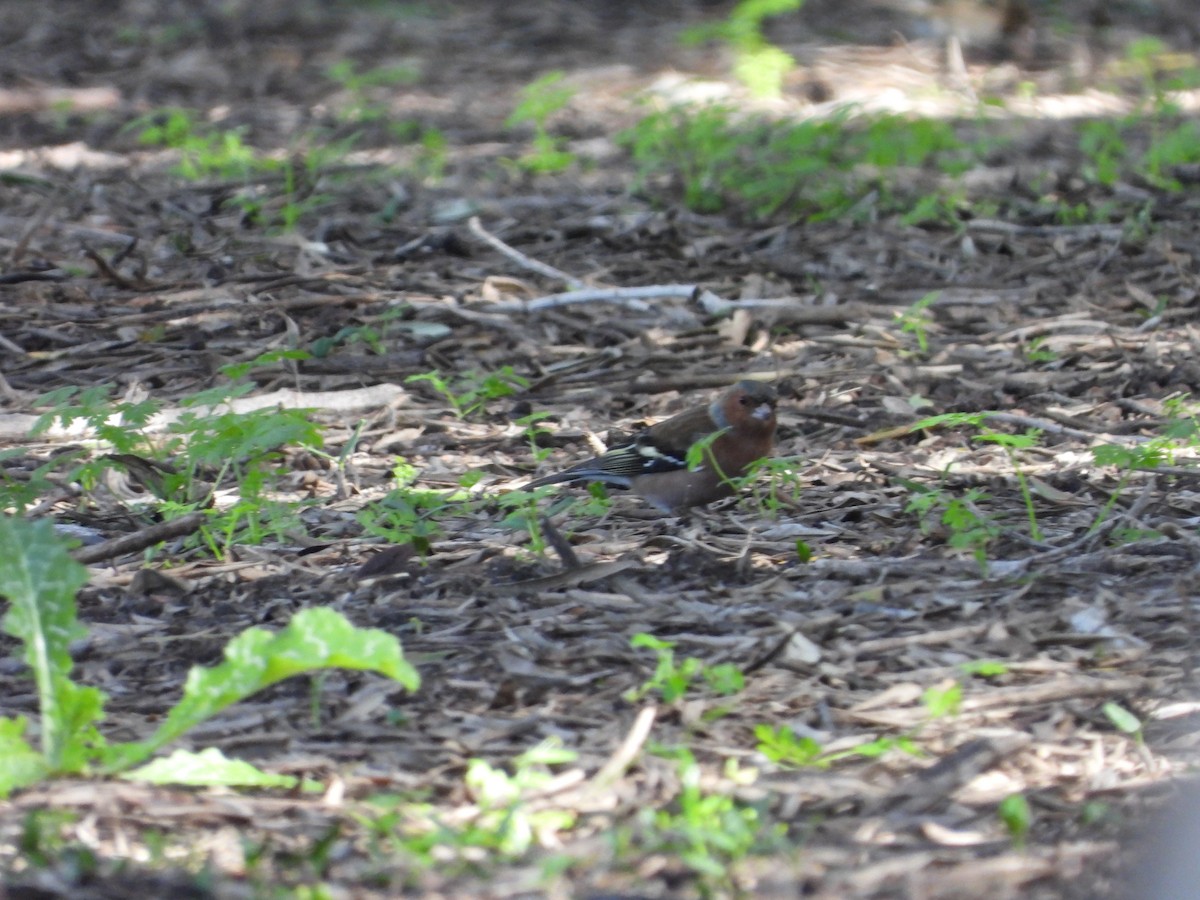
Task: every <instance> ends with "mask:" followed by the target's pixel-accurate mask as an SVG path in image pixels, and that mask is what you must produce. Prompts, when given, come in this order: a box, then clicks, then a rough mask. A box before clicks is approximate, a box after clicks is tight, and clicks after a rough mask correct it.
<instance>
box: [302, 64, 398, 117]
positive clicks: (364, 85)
mask: <svg viewBox="0 0 1200 900" xmlns="http://www.w3.org/2000/svg"><path fill="white" fill-rule="evenodd" d="M325 74H326V75H327V76H328V78H329V80H330V81H333V82H335V83H336V84H338V85H340V86H341V87H342V88H343V89H344V90H345V91H347V92H348V93H349V94H350V96H351V98H352V99H351V102H350V105H349V106H348V107H347V108H346V109H344V110H342V111H341V112H340V116H341V118H342V119H343V121H346V122H377V121H380V120H383V119H386V118H387V116H388V104H387V101H388V98H389V97H391V96H392V95H393V94H394V90H393V89H394V88H396V87H404V86H410V85H413V84H416V83H417V82H418V81H420V78H421V72H420V70H419V69H418V68H417V67H416V66H415V65H410V64H401V65H394V66H380V67H377V68H374V69H368V70H366V71H362V72H360V71H358V69H357V67H356V66H355V64H354V63H353V62H352V61H351V60H348V59H343V60H338V61H337V62H336V63H334V64H333V65H331V66H329V67H328V68H327V69H326V70H325Z"/></svg>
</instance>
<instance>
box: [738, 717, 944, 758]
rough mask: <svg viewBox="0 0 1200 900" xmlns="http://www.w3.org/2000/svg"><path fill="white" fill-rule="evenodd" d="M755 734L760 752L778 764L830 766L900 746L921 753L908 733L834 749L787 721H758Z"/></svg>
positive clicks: (897, 748)
mask: <svg viewBox="0 0 1200 900" xmlns="http://www.w3.org/2000/svg"><path fill="white" fill-rule="evenodd" d="M754 737H755V738H757V739H758V744H757V745H756V746H755V749H756V750H757V751H758V752H759V753H761V754H762V755H763V756H765V757H766V758H767V759H769V760H771V761H772V762H774V763H777V764H778V765H781V766H789V767H794V768H808V767H812V768H817V769H826V768H829V766H831V765H833V763H835V762H838V761H840V760H843V759H850V758H854V757H862V758H867V759H875V758H878V757H880V756H883V755H884V754H885V753H887V752H889V751H891V750H900V751H902V752H904V753H908V754H911V755H913V756H919V755H921V751H920V749H919V748H918V747H917V745H916V744H915V743H914V741H913V740H912V738H910V737H907V736H900V737H882V738H877V739H876V740H873V741H864V742H863V743H861V744H857V745H855V746H853V747H847V748H846V749H844V750H834V751H831V752H827V751H826V750H825V749H824V748H823V747H822V746H821V745H820V744H819V743H818V742H817V741H816V740H815V739H813V738H811V737H809V736H807V735H805V736H803V737H801V736H798V735H797V734H796V733H795V732H794V731H792V729H790V728H788V727H787V726H786V725H777V726H772V725H765V724H764V725H756V726H754Z"/></svg>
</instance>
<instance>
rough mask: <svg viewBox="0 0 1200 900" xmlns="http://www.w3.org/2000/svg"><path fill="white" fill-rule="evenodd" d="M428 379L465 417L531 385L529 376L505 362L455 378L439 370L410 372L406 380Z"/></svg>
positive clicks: (421, 380)
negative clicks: (420, 372) (516, 370)
mask: <svg viewBox="0 0 1200 900" xmlns="http://www.w3.org/2000/svg"><path fill="white" fill-rule="evenodd" d="M421 382H425V383H428V384H429V385H430V386H431V387H432V388H433V389H434V390H435V391H437V392H438V393H439V394H441V395H442V396H443V397H445V398H446V400H447V401H448V402H449V403H450V406H451V407H452V408H453V409H454V414H455V415H456V416H458V418H460V419H465V418H467V417H468V416H470V415H473V414H475V413H477V412H479V411H480V410H481V409H483V408H484V407H485V406H487V404H488V403H489V402H491V401H492V400H497V399H500V398H502V397H511V396H513V395H514V394H516V393H518V392H520V391H523V390H525V389H526V388H528V387H529V379H528V378H524V377H522V376H520V375H518V374H516V373H515V372H514V371H513V368H512V366H504V367H502V368H500V369H498V370H496V371H495V372H490V373H488V372H467V373H466V374H464V375H461V376H459V377H458V378H456V379H454V381H453V382H451V381H449V380H447V379H446V378H444V377H443V376H442V375H441V374H440V373H438V372H424V373H422V374H420V375H410V376H409V377H408V378H406V379H405V383H406V384H416V383H421Z"/></svg>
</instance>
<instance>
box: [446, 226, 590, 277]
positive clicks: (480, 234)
mask: <svg viewBox="0 0 1200 900" xmlns="http://www.w3.org/2000/svg"><path fill="white" fill-rule="evenodd" d="M467 227H468V228H470V229H471V233H472V234H473V235H475V236H476V237H477V238H479V239H480V240H482V241H484V242H486V243H487V244H489V245H490V246H491V247H493V248H494V249H496V250H498V251H500V252H501V253H502V254H504V255H505V256H507V257H508V258H509V259H511V260H512V261H513V262H515V263H516V264H517V265H519V266H521V267H522V268H525V269H529V270H530V271H531V272H537V273H538V274H539V275H545V276H546V277H547V278H556V279H558V280H559V281H563V282H565V283H566V284H567V285H568V286H570V287H572V288H581V287H583V282H582V281H580V280H579V279H578V278H576V277H575V276H574V275H568V274H567V273H566V272H564V271H563V270H562V269H556V268H554V266H550V265H547V264H546V263H544V262H541V261H539V260H536V259H534V258H533V257H530V256H526V255H525V254H524V253H522V252H521V251H520V250H517V249H515V248H513V247H510V246H509V245H508V244H506V243H504V241H502V240H500V238H498V237H496V236H495V235H494V234H492V233H491V232H490V231H488V230H487V229H485V228H484V227H483V225H482V223H480V221H479V216H471V219H470V221H468V222H467Z"/></svg>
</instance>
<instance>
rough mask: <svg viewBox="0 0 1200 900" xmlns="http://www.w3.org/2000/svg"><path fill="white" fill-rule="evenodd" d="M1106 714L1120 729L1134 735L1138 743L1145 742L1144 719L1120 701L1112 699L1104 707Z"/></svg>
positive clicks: (1131, 735) (1115, 726)
mask: <svg viewBox="0 0 1200 900" xmlns="http://www.w3.org/2000/svg"><path fill="white" fill-rule="evenodd" d="M1102 709H1103V710H1104V716H1105V718H1107V719H1108V721H1110V722H1111V723H1112V725H1113V727H1114V728H1116V729H1117V730H1118V731H1121V732H1123V733H1125V734H1127V735H1129V736H1130V737H1132V738H1133V739H1134V740H1135V741H1137V743H1139V744H1142V743H1145V736H1144V735H1143V733H1142V720H1141V719H1139V718H1138V717H1137V716H1135V715H1134V714H1133V713H1131V712H1130V711H1129V710H1127V709H1126V708H1125V707H1123V706H1121V704H1119V703H1114V702H1112V701H1111V700H1110V701H1108V702H1107V703H1105V704H1104V706H1103V707H1102Z"/></svg>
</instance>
